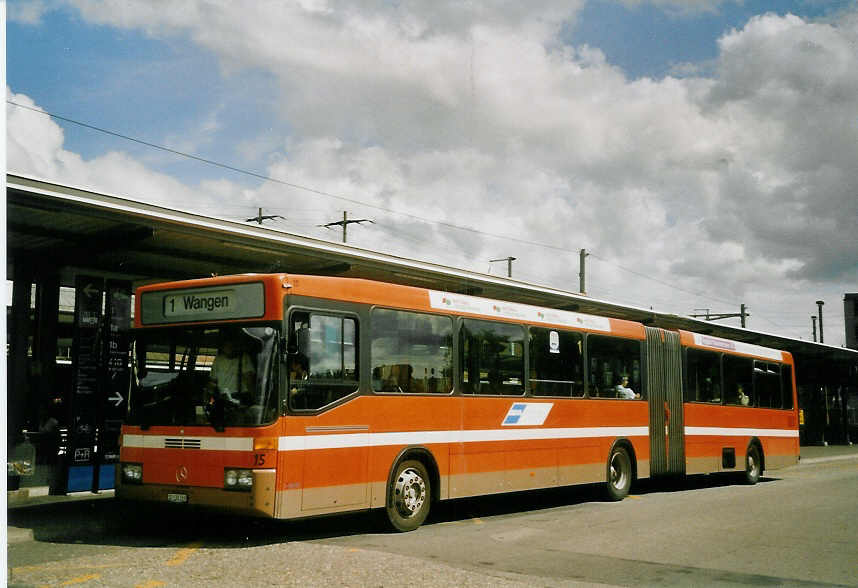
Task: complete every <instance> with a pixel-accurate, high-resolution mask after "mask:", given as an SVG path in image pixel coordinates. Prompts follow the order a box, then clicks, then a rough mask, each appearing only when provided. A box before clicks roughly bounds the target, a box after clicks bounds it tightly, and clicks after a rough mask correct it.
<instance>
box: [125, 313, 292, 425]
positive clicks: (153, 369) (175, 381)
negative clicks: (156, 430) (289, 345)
mask: <svg viewBox="0 0 858 588" xmlns="http://www.w3.org/2000/svg"><path fill="white" fill-rule="evenodd" d="M278 341H279V337H278V330H277V329H276V328H274V327H273V326H270V325H269V326H264V325H262V326H253V327H244V328H241V327H234V326H230V327H224V326H219V327H206V326H195V327H182V328H172V329H158V330H153V331H146V332H142V333H140V334H139V335H138V336H137V339H136V341H135V344H134V357H133V363H132V365H133V377H132V382H131V396H130V403H129V414H128V423H129V424H136V425H141V426H143V427H150V426H157V425H211V426H213V427H215V428H216V429H218V430H221V429H222V428H223V427H230V426H254V425H265V424H269V423H272V422H274V420H275V419H276V418H277V366H278V361H277V357H278V355H277V352H278V351H277V348H278Z"/></svg>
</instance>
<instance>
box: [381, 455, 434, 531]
mask: <svg viewBox="0 0 858 588" xmlns="http://www.w3.org/2000/svg"><path fill="white" fill-rule="evenodd" d="M431 497H432V491H431V487H430V480H429V472H428V471H427V470H426V466H424V465H423V464H422V463H421V462H419V461H416V460H406V461H403V462H401V463H400V464H399V465H398V466H396V471H395V472H394V475H393V477H392V478H391V480H390V483H389V484H388V488H387V506H386V510H387V520H388V521H389V522H390V525H391V526H392V527H393V528H394V529H395V530H396V531H413V530H414V529H416V528H417V527H419V526H420V525H422V524H423V521H425V520H426V517H427V516H429V507H430V505H431V502H432V500H431Z"/></svg>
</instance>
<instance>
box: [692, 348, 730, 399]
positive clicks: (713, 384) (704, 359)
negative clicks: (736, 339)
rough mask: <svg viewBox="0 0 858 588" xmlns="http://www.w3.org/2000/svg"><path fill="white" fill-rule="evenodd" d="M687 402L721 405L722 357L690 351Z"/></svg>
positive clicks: (698, 350) (709, 352)
mask: <svg viewBox="0 0 858 588" xmlns="http://www.w3.org/2000/svg"><path fill="white" fill-rule="evenodd" d="M686 358H687V361H686V370H685V371H686V377H685V401H686V402H711V403H713V404H720V403H721V356H720V355H719V354H718V353H714V352H712V351H703V350H700V349H688V350H687V354H686Z"/></svg>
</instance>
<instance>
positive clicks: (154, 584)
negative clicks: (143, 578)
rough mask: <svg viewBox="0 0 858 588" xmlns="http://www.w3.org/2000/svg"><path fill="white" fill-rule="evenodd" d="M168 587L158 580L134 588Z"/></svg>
mask: <svg viewBox="0 0 858 588" xmlns="http://www.w3.org/2000/svg"><path fill="white" fill-rule="evenodd" d="M166 585H167V583H166V582H159V581H158V580H149V581H148V582H146V583H145V584H137V585H136V586H135V587H134V588H158V586H166Z"/></svg>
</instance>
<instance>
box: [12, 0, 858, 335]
mask: <svg viewBox="0 0 858 588" xmlns="http://www.w3.org/2000/svg"><path fill="white" fill-rule="evenodd" d="M7 18H8V23H7V82H6V85H7V89H6V92H7V107H6V115H7V159H8V162H7V165H8V168H9V170H10V171H12V172H19V173H25V174H33V175H36V176H40V177H44V178H46V179H51V180H57V181H60V182H65V183H70V184H75V185H84V186H88V187H91V188H94V189H97V190H101V191H107V192H112V193H117V194H120V195H124V196H127V197H130V198H134V199H139V200H145V201H149V202H155V203H159V204H164V205H167V206H171V207H176V208H182V209H189V210H195V211H200V212H203V213H207V214H211V215H214V216H220V217H225V218H230V219H245V218H247V217H249V216H252V215H253V214H255V213H256V209H257V208H258V207H262V208H263V209H264V210H265V212H266V213H269V214H280V215H283V216H284V217H286V220H280V221H276V222H274V223H273V224H271V225H270V226H271V227H272V228H277V229H281V230H285V231H291V232H297V233H301V234H306V235H310V236H315V237H322V238H327V239H331V240H336V239H338V238H339V237H340V235H339V233H337V232H334V231H330V230H326V229H323V228H319V227H318V225H320V224H323V223H326V222H330V221H334V220H337V219H341V218H342V213H343V211H344V210H346V211H348V214H349V216H350V217H355V218H358V217H360V218H371V219H373V220H374V221H375V224H373V225H362V226H360V227H358V226H352V227H351V229H350V231H349V242H350V243H352V244H354V245H357V246H360V247H365V248H370V249H377V250H381V251H384V252H387V253H392V254H397V255H404V256H407V257H413V258H417V259H422V260H427V261H433V262H437V263H443V264H447V265H452V266H456V267H461V268H466V269H469V270H475V271H480V272H492V273H494V274H503V273H505V271H506V264H505V263H493V264H490V263H489V260H491V259H497V258H503V257H506V256H515V257H516V258H517V260H516V261H515V262H514V264H513V277H514V278H517V279H520V280H524V281H528V282H533V283H538V284H546V285H550V286H553V287H558V288H563V289H567V290H570V291H575V290H577V288H578V251H579V250H580V249H581V248H585V249H587V251H588V252H590V254H591V255H590V257H589V258H588V267H587V274H588V276H587V277H588V291H589V293H590V294H591V295H592V296H595V297H598V298H603V299H608V300H612V301H615V302H621V303H626V304H632V305H635V306H641V307H653V308H655V309H657V310H661V311H667V312H675V313H678V314H691V313H692V312H694V311H695V309H706V308H708V309H711V310H712V311H713V312H738V310H739V305H740V304H742V303H745V304H746V305H747V307H748V309H749V312H750V313H751V317H750V319H749V326H750V327H751V328H754V329H756V330H760V331H766V332H772V333H778V334H782V335H787V336H791V337H797V338H804V339H809V338H810V331H811V321H810V316H811V314H813V313H814V312H815V311H816V305H815V303H814V302H815V301H816V300H817V299H823V300H825V302H826V306H825V326H826V330H825V334H826V342H827V343H832V344H836V345H841V344H843V342H844V332H843V331H844V329H843V294H844V293H845V292H856V291H858V3H856V2H854V1H851V2H847V1H826V0H793V1H786V0H783V1H778V2H771V1H769V2H762V1H757V0H744V1H742V0H684V1H680V0H558V1H553V0H531V1H529V2H518V1H511V0H506V1H504V0H495V1H488V0H487V1H480V0H471V1H463V0H434V1H432V2H421V1H416V0H362V1H355V0H350V1H342V2H341V1H337V0H299V1H296V2H285V1H282V2H281V1H277V2H274V1H271V2H266V1H260V2H253V3H243V2H233V1H227V0H225V1H222V2H216V1H210V2H202V1H192V0H180V1H176V2H151V1H150V0H141V1H140V2H134V1H132V0H113V1H110V0H103V1H99V0H67V1H63V0H34V1H30V2H25V1H22V0H11V1H10V2H8V4H7ZM9 102H12V103H13V104H9ZM45 113H51V114H54V115H58V116H59V117H63V118H64V119H67V120H63V119H61V118H56V117H50V116H47V115H46V114H45ZM71 121H77V122H79V123H85V124H86V125H89V127H85V126H81V125H79V124H75V123H74V122H71ZM90 127H98V128H100V129H104V130H108V131H110V132H111V133H115V134H120V135H124V136H126V137H131V138H133V139H136V140H138V141H144V142H148V143H152V144H156V145H160V146H163V147H166V148H168V149H171V150H173V151H178V152H181V153H186V154H192V155H194V156H196V157H200V158H205V159H208V160H213V161H216V162H219V163H222V164H224V165H226V166H230V167H232V168H236V169H238V170H245V171H247V172H251V173H250V174H242V173H239V172H238V171H234V170H229V169H226V168H224V167H217V166H212V165H207V164H204V163H201V162H200V161H198V160H195V159H191V158H188V157H182V156H180V155H177V154H174V153H170V152H167V151H165V150H159V149H155V148H152V147H148V146H146V145H143V144H141V143H140V142H134V141H131V140H128V139H125V138H121V137H117V136H116V135H115V134H114V135H111V134H107V133H104V132H99V131H97V130H94V129H93V128H90ZM260 176H261V177H260ZM263 178H268V179H263ZM727 322H730V321H727ZM732 324H738V321H732Z"/></svg>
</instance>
